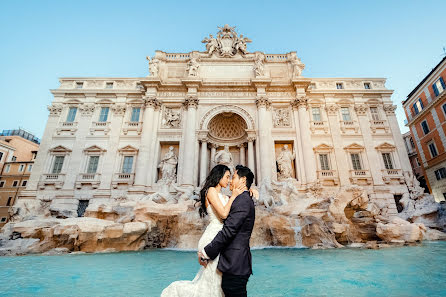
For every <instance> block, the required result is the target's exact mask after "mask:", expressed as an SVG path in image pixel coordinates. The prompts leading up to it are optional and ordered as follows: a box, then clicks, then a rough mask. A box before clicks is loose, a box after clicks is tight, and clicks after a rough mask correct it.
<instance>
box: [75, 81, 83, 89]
mask: <svg viewBox="0 0 446 297" xmlns="http://www.w3.org/2000/svg"><path fill="white" fill-rule="evenodd" d="M83 87H84V83H83V82H77V83H76V89H82V88H83Z"/></svg>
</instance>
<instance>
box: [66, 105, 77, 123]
mask: <svg viewBox="0 0 446 297" xmlns="http://www.w3.org/2000/svg"><path fill="white" fill-rule="evenodd" d="M76 113H77V107H70V109H69V110H68V115H67V122H68V123H72V122H74V119H75V118H76Z"/></svg>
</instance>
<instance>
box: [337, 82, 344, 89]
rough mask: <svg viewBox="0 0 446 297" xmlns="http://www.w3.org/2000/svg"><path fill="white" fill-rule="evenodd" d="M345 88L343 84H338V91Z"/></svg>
mask: <svg viewBox="0 0 446 297" xmlns="http://www.w3.org/2000/svg"><path fill="white" fill-rule="evenodd" d="M343 88H344V85H343V84H342V83H336V89H338V90H341V89H343Z"/></svg>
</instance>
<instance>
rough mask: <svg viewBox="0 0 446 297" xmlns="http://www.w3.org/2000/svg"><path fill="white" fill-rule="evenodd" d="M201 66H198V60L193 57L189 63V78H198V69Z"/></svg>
mask: <svg viewBox="0 0 446 297" xmlns="http://www.w3.org/2000/svg"><path fill="white" fill-rule="evenodd" d="M199 67H200V65H199V64H198V61H197V58H195V57H192V58H191V59H190V60H189V62H187V68H186V70H187V74H188V75H189V76H198V68H199Z"/></svg>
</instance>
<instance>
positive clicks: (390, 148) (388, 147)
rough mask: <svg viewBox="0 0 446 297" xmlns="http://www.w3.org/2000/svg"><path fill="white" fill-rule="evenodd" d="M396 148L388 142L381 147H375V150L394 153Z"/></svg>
mask: <svg viewBox="0 0 446 297" xmlns="http://www.w3.org/2000/svg"><path fill="white" fill-rule="evenodd" d="M395 148H396V147H395V146H394V145H393V144H390V143H388V142H384V143H381V144H380V145H378V146H377V147H375V149H377V150H379V151H393V150H395Z"/></svg>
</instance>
